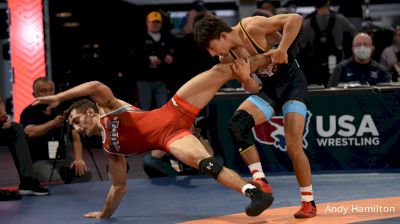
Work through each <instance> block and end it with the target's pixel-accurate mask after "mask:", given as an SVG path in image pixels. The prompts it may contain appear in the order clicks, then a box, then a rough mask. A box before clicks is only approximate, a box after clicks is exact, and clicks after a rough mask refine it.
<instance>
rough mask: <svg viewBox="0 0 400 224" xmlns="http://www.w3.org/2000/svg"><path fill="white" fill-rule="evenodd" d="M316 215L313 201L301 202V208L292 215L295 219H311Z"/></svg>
mask: <svg viewBox="0 0 400 224" xmlns="http://www.w3.org/2000/svg"><path fill="white" fill-rule="evenodd" d="M316 215H317V206H316V205H315V202H314V201H310V202H306V201H303V202H301V208H300V210H299V211H297V212H296V213H294V217H295V218H311V217H314V216H316Z"/></svg>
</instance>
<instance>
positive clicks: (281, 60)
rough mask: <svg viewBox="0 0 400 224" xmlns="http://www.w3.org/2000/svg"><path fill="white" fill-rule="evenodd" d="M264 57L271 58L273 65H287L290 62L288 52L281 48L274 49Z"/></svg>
mask: <svg viewBox="0 0 400 224" xmlns="http://www.w3.org/2000/svg"><path fill="white" fill-rule="evenodd" d="M264 55H265V56H270V57H271V62H272V64H287V63H288V62H289V61H288V54H287V52H286V51H284V50H281V49H279V48H277V49H272V50H270V51H268V52H266V53H264Z"/></svg>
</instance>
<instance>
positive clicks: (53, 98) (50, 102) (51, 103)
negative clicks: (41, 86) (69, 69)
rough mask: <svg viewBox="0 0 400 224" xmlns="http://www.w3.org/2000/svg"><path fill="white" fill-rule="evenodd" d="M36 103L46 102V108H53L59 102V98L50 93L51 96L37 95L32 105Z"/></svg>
mask: <svg viewBox="0 0 400 224" xmlns="http://www.w3.org/2000/svg"><path fill="white" fill-rule="evenodd" d="M38 104H48V105H49V106H48V107H47V109H48V110H49V109H52V108H55V107H56V106H57V105H58V104H60V100H59V99H58V97H57V95H52V96H43V97H38V98H36V99H35V100H34V101H33V103H32V106H36V105H38Z"/></svg>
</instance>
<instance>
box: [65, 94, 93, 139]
mask: <svg viewBox="0 0 400 224" xmlns="http://www.w3.org/2000/svg"><path fill="white" fill-rule="evenodd" d="M67 116H68V122H69V123H70V124H71V125H72V126H73V127H74V129H76V130H77V131H79V132H82V133H83V134H84V135H87V136H92V135H100V134H101V124H100V116H99V109H98V108H97V106H96V104H95V103H93V102H92V101H90V100H87V99H83V100H79V101H76V102H75V103H73V104H72V105H71V106H70V108H69V109H68V110H67Z"/></svg>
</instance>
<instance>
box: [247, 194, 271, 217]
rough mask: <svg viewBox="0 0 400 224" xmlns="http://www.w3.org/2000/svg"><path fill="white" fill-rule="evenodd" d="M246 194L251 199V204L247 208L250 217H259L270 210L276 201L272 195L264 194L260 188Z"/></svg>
mask: <svg viewBox="0 0 400 224" xmlns="http://www.w3.org/2000/svg"><path fill="white" fill-rule="evenodd" d="M245 194H246V196H247V197H248V198H250V199H251V203H250V204H249V205H248V206H247V207H246V215H248V216H258V215H259V214H261V213H262V212H263V211H264V210H265V209H267V208H269V206H271V204H272V202H273V201H274V197H273V196H272V195H271V194H267V193H264V192H262V191H261V190H260V189H258V188H251V189H247V190H246V192H245Z"/></svg>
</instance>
